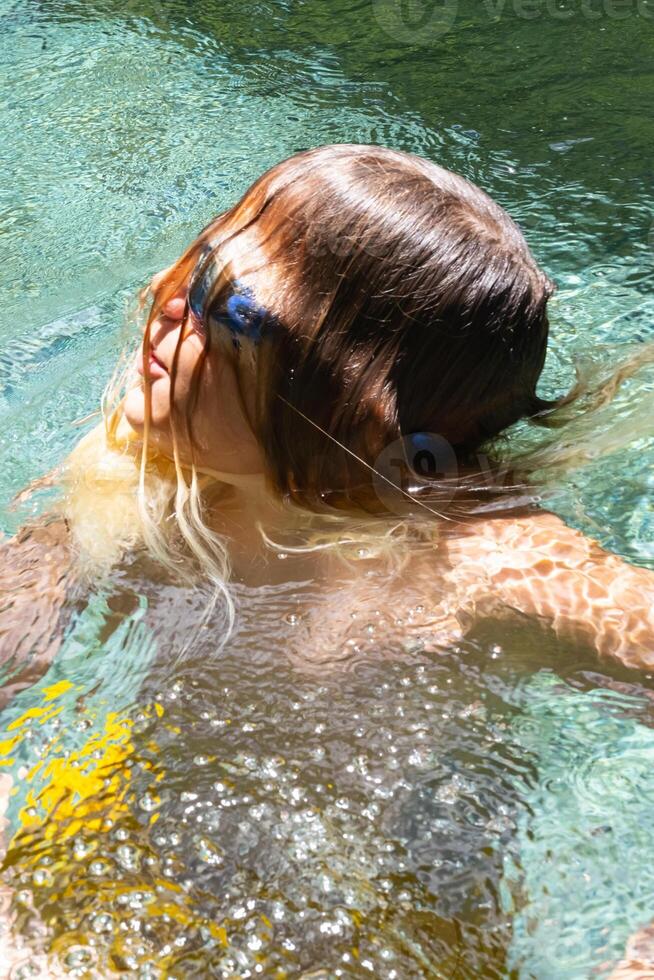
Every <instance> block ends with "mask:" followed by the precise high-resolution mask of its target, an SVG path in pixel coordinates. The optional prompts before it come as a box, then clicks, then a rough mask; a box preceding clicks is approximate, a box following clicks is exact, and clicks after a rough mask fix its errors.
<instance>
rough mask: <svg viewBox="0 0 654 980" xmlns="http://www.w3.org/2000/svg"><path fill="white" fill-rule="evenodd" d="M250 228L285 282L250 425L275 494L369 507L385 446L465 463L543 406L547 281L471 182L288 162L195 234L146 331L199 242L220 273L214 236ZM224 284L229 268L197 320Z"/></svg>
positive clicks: (390, 163)
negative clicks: (439, 443)
mask: <svg viewBox="0 0 654 980" xmlns="http://www.w3.org/2000/svg"><path fill="white" fill-rule="evenodd" d="M253 229H255V231H256V237H257V240H258V242H259V243H260V252H261V255H262V256H263V257H264V261H265V262H266V263H272V264H275V265H276V267H277V268H278V269H279V273H280V275H279V279H280V295H279V297H278V305H277V307H276V308H275V309H274V310H273V311H272V314H274V316H272V322H271V327H270V329H267V330H264V331H263V332H262V336H261V341H260V343H259V345H258V348H257V352H256V414H255V418H253V419H251V422H252V425H253V428H254V430H255V432H256V433H257V435H258V437H259V441H260V444H261V446H262V447H263V450H264V453H265V458H266V462H267V470H268V476H269V479H270V482H271V484H272V486H273V487H274V489H275V490H276V491H277V492H278V493H280V494H281V495H288V494H290V495H292V496H293V498H294V499H295V501H296V502H301V503H303V504H304V505H305V506H308V507H314V508H315V507H318V506H321V505H322V504H324V502H325V501H326V500H329V501H331V502H332V503H333V502H338V505H339V506H341V507H343V506H345V507H347V506H348V504H353V505H363V506H368V508H369V505H370V501H371V500H372V495H371V493H370V469H369V467H370V466H374V463H375V460H376V459H377V457H378V456H379V454H380V453H381V452H382V450H383V449H384V448H385V447H386V446H388V445H389V444H390V443H392V442H393V441H395V440H397V439H400V438H401V437H403V436H407V435H409V434H414V433H435V434H437V435H439V436H441V437H442V438H443V439H445V440H447V441H448V442H449V443H450V444H451V446H452V447H453V449H454V451H455V453H456V454H457V456H458V457H459V458H460V459H461V460H465V459H466V458H469V457H470V454H471V453H472V452H473V451H474V450H475V449H477V448H478V447H479V446H480V445H481V444H482V443H484V442H486V441H487V440H488V439H489V438H491V437H493V436H495V435H497V434H498V433H500V432H502V431H503V430H504V429H506V428H507V427H508V426H510V425H511V424H512V423H514V422H515V421H517V420H518V419H520V418H522V417H525V416H534V415H537V414H539V413H542V412H544V411H546V410H548V409H549V408H551V407H552V403H550V402H546V401H544V400H542V399H541V398H539V396H538V395H537V393H536V385H537V382H538V378H539V376H540V374H541V371H542V368H543V364H544V360H545V353H546V347H547V336H548V320H547V312H546V305H547V300H548V298H549V296H550V295H551V294H552V292H553V290H554V284H553V283H552V282H551V280H550V279H548V277H547V276H546V275H545V274H544V273H543V272H542V271H541V270H540V269H539V267H538V265H537V264H536V262H535V261H534V259H533V257H532V255H531V253H530V251H529V248H528V246H527V243H526V241H525V239H524V236H523V235H522V232H521V231H520V229H519V228H518V226H517V225H516V223H515V222H514V221H513V220H512V219H511V218H510V217H509V215H508V214H507V213H506V212H505V211H504V210H503V209H502V208H501V207H500V206H499V205H497V204H496V203H495V202H494V201H493V200H492V199H491V198H490V197H489V196H488V195H487V194H485V193H484V192H483V191H482V190H480V189H479V188H478V187H476V186H475V185H474V184H472V183H470V182H469V181H467V180H465V179H463V178H462V177H459V176H457V175H455V174H453V173H451V172H449V171H447V170H445V169H443V168H442V167H439V166H437V165H435V164H433V163H430V162H429V161H427V160H425V159H422V158H420V157H418V156H414V155H412V154H409V153H403V152H400V151H396V150H391V149H387V148H385V147H376V146H363V145H350V144H342V145H334V146H324V147H320V148H318V149H314V150H309V151H306V152H303V153H299V154H297V155H296V156H294V157H291V158H290V159H288V160H285V161H284V162H283V163H280V164H278V165H277V166H275V167H273V168H272V169H271V170H269V171H268V172H267V173H266V174H264V175H263V176H262V177H261V178H260V179H259V180H258V181H257V182H256V183H255V184H254V185H253V186H252V187H251V188H250V190H249V191H248V192H247V193H246V194H245V196H244V197H243V199H242V200H241V201H240V202H239V203H238V204H237V205H236V206H235V207H234V208H233V209H231V210H230V211H229V212H227V213H226V214H224V215H221V216H219V218H218V219H216V220H215V221H214V222H212V223H211V224H210V225H209V226H207V228H206V229H205V230H204V231H203V232H202V234H201V235H200V236H199V238H198V240H197V241H196V242H195V243H194V245H193V246H192V247H191V249H189V251H188V252H187V253H186V254H185V255H184V256H182V259H181V260H180V262H179V263H178V264H177V265H176V266H175V267H174V268H173V269H172V270H171V272H170V275H169V282H168V285H167V288H165V289H163V290H162V291H161V293H160V295H159V296H158V297H157V301H156V302H155V304H154V307H153V310H152V312H151V316H150V322H152V320H153V319H154V318H155V317H156V315H157V313H158V310H159V309H160V308H161V306H162V305H163V304H164V303H165V302H166V300H167V298H168V297H169V296H170V295H172V293H173V292H174V290H176V289H178V288H179V286H180V284H181V283H183V282H184V281H185V280H187V279H188V276H189V274H190V270H191V269H192V268H193V267H194V265H195V263H196V262H197V258H198V255H199V254H204V253H205V252H206V250H207V247H210V249H211V250H212V251H213V253H214V256H215V260H216V262H217V263H219V264H220V252H221V246H222V245H223V244H224V243H225V241H227V240H228V239H232V238H235V237H238V236H239V235H240V234H243V233H244V232H246V231H247V232H249V231H252V230H253ZM250 271H251V272H252V273H253V274H254V281H255V283H256V271H257V270H256V268H253V269H252V270H250ZM230 280H231V276H230V272H229V269H228V268H224V270H223V275H222V276H219V277H218V282H217V283H216V285H215V287H214V290H213V295H212V296H211V297H209V298H208V301H207V308H208V309H211V307H212V305H213V306H216V305H219V304H220V303H221V302H224V294H225V291H227V290H229V288H230ZM210 336H211V333H210V332H208V334H207V338H208V339H207V344H209V343H210V342H211V340H210ZM146 337H147V333H146ZM146 342H147V341H146ZM173 388H174V378H173ZM184 424H185V425H187V426H188V427H189V428H190V429H191V430H192V419H188V420H186V421H185V423H184ZM360 461H361V462H360ZM362 463H363V465H362Z"/></svg>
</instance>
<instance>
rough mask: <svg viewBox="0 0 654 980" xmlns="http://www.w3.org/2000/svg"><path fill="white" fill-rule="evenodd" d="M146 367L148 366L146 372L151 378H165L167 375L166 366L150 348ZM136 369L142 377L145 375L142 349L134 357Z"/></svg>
mask: <svg viewBox="0 0 654 980" xmlns="http://www.w3.org/2000/svg"><path fill="white" fill-rule="evenodd" d="M148 368H149V371H148V374H149V376H150V377H151V378H152V379H153V380H154V379H155V378H165V377H167V376H168V371H167V370H166V367H165V366H164V365H163V364H162V362H161V361H160V360H159V358H158V357H157V355H156V354H155V353H154V351H153V350H150V356H149V359H148ZM136 370H137V371H138V373H139V374H140V375H141V376H142V377H145V365H144V361H143V351H142V350H140V351H139V353H138V356H137V358H136Z"/></svg>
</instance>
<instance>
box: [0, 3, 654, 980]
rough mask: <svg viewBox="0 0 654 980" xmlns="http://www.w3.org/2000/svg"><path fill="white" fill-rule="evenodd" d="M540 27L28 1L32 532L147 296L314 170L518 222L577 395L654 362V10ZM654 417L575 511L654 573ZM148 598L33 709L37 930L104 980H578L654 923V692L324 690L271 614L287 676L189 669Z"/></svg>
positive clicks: (460, 10) (438, 681)
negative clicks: (295, 164)
mask: <svg viewBox="0 0 654 980" xmlns="http://www.w3.org/2000/svg"><path fill="white" fill-rule="evenodd" d="M529 9H530V10H531V12H532V16H525V15H524V11H525V5H524V4H523V5H520V4H517V3H512V4H509V3H507V4H505V5H501V4H491V3H481V4H477V3H473V2H471V0H460V2H459V3H456V4H454V3H452V2H449V3H445V4H441V5H439V4H434V5H432V6H428V5H426V6H425V7H424V8H422V17H421V16H420V11H419V10H417V8H413V7H412V6H411V4H405V5H400V4H399V2H398V3H397V4H395V5H394V4H393V3H391V2H390V0H388V2H387V0H374V2H366V3H356V2H353V0H329V2H325V0H305V2H303V3H289V2H285V0H275V2H273V0H269V2H260V3H255V4H253V5H250V6H248V7H244V6H243V5H242V4H237V3H235V2H222V3H216V2H214V0H207V2H205V3H203V4H202V5H195V4H191V3H190V2H186V3H185V2H181V0H173V2H145V0H143V2H141V0H129V2H128V3H117V2H116V3H114V2H111V0H101V2H84V3H82V2H62V0H53V2H48V0H43V2H41V3H40V4H38V5H35V4H32V3H29V2H27V0H19V2H8V0H0V49H1V53H2V60H1V62H0V63H1V64H2V79H3V88H2V91H1V92H0V129H1V131H2V133H3V139H2V141H0V172H1V173H2V175H3V180H2V181H1V182H0V259H1V263H0V268H1V269H2V274H1V276H0V288H2V297H1V301H0V341H1V344H0V424H1V426H2V433H3V439H2V442H1V444H0V493H1V500H2V509H3V526H4V527H5V529H6V530H8V531H11V530H12V529H14V528H15V527H16V525H17V523H18V522H19V521H20V520H22V519H24V513H23V514H21V513H20V512H19V513H15V512H12V511H11V510H10V508H9V502H10V499H11V497H12V496H13V494H14V493H16V492H17V491H18V490H20V489H21V488H22V487H23V486H24V485H25V484H26V483H27V482H28V481H29V480H30V479H32V478H34V477H36V476H38V475H40V474H42V473H44V472H46V471H48V470H49V469H50V468H51V467H52V466H54V465H55V464H56V463H57V462H58V461H59V460H60V459H61V458H62V455H63V454H64V453H65V451H66V450H67V449H69V448H70V447H71V446H72V445H73V443H74V442H75V440H76V438H77V437H78V435H79V432H80V429H79V428H78V427H75V426H74V425H73V424H72V423H73V422H74V421H75V420H77V419H79V418H81V417H83V416H85V415H87V414H88V413H89V412H92V411H93V410H94V409H95V408H96V407H97V404H98V400H99V397H100V394H101V392H102V388H103V385H104V382H105V380H106V378H107V376H108V374H109V372H110V370H111V367H112V364H113V360H114V359H115V356H116V354H117V352H118V351H119V350H120V348H121V346H122V344H123V342H124V340H125V338H126V333H125V327H124V318H125V310H126V306H127V304H128V302H129V298H130V296H131V295H132V294H133V292H134V290H135V289H136V288H137V287H139V286H140V285H141V284H143V283H144V282H145V281H146V280H147V278H148V276H150V275H151V274H152V273H153V272H155V271H156V270H157V269H159V268H161V267H162V266H164V265H167V264H168V263H169V262H170V261H171V260H172V259H173V258H174V257H175V256H176V255H177V254H178V253H179V251H180V250H181V249H182V248H183V247H184V245H185V244H186V243H187V242H188V241H189V240H190V239H191V238H192V237H193V236H194V234H195V233H196V231H197V230H198V229H199V228H200V227H202V226H203V225H204V224H205V223H206V221H207V220H208V219H209V218H210V217H211V216H213V215H214V214H215V213H217V212H218V211H220V210H221V209H223V208H224V207H226V206H227V205H228V204H230V203H231V202H232V201H233V200H234V199H235V198H236V197H237V196H238V195H239V194H240V193H241V192H242V191H243V190H244V189H245V187H246V186H247V185H248V184H249V183H250V182H251V180H252V179H253V178H254V177H255V176H256V175H258V174H259V173H260V172H261V171H262V169H264V168H265V167H267V166H269V165H270V164H272V163H274V162H276V161H277V160H279V159H281V158H283V157H284V156H286V155H288V154H289V153H291V152H293V151H295V150H297V149H301V148H303V147H308V146H312V145H317V144H320V143H325V142H342V141H353V142H380V143H386V144H389V145H393V146H397V147H399V148H402V149H407V150H412V151H415V152H418V153H421V154H424V155H426V156H428V157H430V158H432V159H434V160H436V161H438V162H439V163H442V164H444V165H445V166H447V167H450V168H452V169H454V170H457V171H459V172H461V173H463V174H464V175H466V176H468V177H471V178H472V179H473V180H475V181H477V182H478V183H479V184H480V185H481V186H482V187H484V188H485V189H486V190H488V191H489V192H490V193H491V194H492V195H493V196H494V197H496V198H497V199H498V200H499V201H500V203H502V204H503V205H504V206H505V207H507V208H508V210H509V211H510V212H511V214H512V215H513V216H514V217H516V218H517V220H518V221H519V222H520V223H521V225H522V226H523V228H524V230H525V232H526V234H527V237H528V239H529V241H530V243H531V245H532V247H533V250H534V252H535V254H536V255H537V257H538V259H539V260H540V262H541V263H542V264H543V265H544V267H545V268H546V269H547V271H548V272H549V273H550V274H551V275H552V276H553V278H554V279H555V280H556V281H557V283H558V285H559V291H558V294H557V296H556V298H555V300H554V301H553V304H552V344H551V353H550V356H549V358H548V365H547V371H546V381H545V385H544V387H545V389H546V390H550V391H560V390H562V389H563V388H565V387H566V386H567V385H568V384H569V383H570V380H571V377H572V362H573V361H574V359H575V358H578V357H583V358H588V357H590V358H592V359H594V360H600V361H606V362H608V363H610V362H611V361H614V360H615V359H616V358H617V357H618V356H620V352H621V350H622V349H623V345H625V344H642V343H643V342H646V341H647V340H651V339H652V324H653V316H652V314H653V312H654V301H653V300H652V298H651V296H652V289H651V287H652V279H653V276H654V234H653V233H652V216H653V210H652V209H653V206H654V195H653V192H652V164H651V146H652V137H653V136H654V133H653V129H654V121H653V120H652V116H651V105H652V96H653V95H654V78H653V74H652V63H651V57H650V53H649V44H650V41H649V38H650V37H651V32H652V29H653V26H652V19H653V18H654V10H652V18H651V17H650V16H649V7H648V3H647V0H643V2H642V3H640V4H639V5H636V4H634V5H633V7H629V6H628V5H627V4H623V5H622V6H621V7H620V11H621V15H620V16H615V10H616V7H615V5H611V4H609V3H608V2H605V3H596V4H589V3H586V4H575V3H572V2H569V0H565V2H564V3H562V4H560V5H552V4H542V5H539V4H538V3H534V4H532V5H531V6H530V8H529ZM439 11H440V13H439ZM539 11H540V14H539V15H538V16H533V14H534V13H538V12H539ZM443 24H444V25H445V27H446V28H447V29H445V30H440V28H439V25H441V27H442V25H443ZM653 391H654V375H653V374H652V372H651V371H650V372H649V373H648V372H643V373H642V374H641V375H639V377H638V378H636V379H634V380H633V381H631V382H629V384H628V385H627V386H626V388H625V390H624V392H623V393H622V394H621V395H620V398H619V401H618V403H617V406H615V407H614V408H613V409H612V410H611V412H610V413H609V414H608V415H607V416H606V417H601V420H600V423H599V424H601V425H609V424H612V425H613V424H616V420H619V421H620V425H621V429H620V431H621V433H622V435H623V438H624V446H622V447H621V448H620V450H619V451H618V452H616V453H615V454H614V455H613V456H611V457H608V458H604V459H602V460H601V461H600V460H598V461H596V462H594V463H591V464H590V465H589V466H587V467H586V468H585V469H584V470H582V471H579V472H577V473H575V474H572V475H571V476H570V477H569V478H567V479H566V481H565V483H564V485H563V487H562V489H561V491H560V492H559V493H558V494H557V497H556V500H555V501H554V504H555V506H556V507H557V509H558V510H559V511H560V512H561V513H562V514H563V515H564V516H566V517H567V518H568V519H570V520H571V521H574V522H575V523H576V524H577V525H578V526H581V527H583V528H584V529H585V530H586V531H588V532H589V533H591V534H593V535H594V536H596V537H599V539H600V540H601V541H602V542H603V543H604V544H606V545H607V546H609V547H612V548H614V549H616V550H617V551H618V552H619V553H621V554H623V555H625V556H627V557H631V558H632V559H634V560H637V561H640V562H642V563H645V564H649V565H650V566H654V551H653V547H654V546H653V544H652V529H653V527H654V515H653V513H652V460H653V459H654V447H653V440H652V437H651V436H648V435H647V433H646V432H645V434H643V431H642V427H641V429H640V430H639V438H638V439H637V440H635V441H634V440H631V439H630V432H632V431H635V429H636V421H635V420H636V419H637V418H639V417H640V415H639V413H642V412H646V411H648V407H649V409H651V406H652V399H653V395H652V393H653ZM130 588H131V589H132V593H131V596H132V598H131V599H130V598H129V596H130ZM133 588H134V587H133V583H132V584H131V585H129V584H124V585H123V586H122V589H123V591H122V593H121V595H122V596H123V598H122V599H121V601H120V602H117V600H116V597H115V595H114V596H113V597H112V596H111V595H109V596H106V595H103V594H98V595H97V596H93V597H92V598H91V600H90V602H89V603H88V604H86V605H82V606H81V607H80V609H79V610H77V612H76V614H75V617H74V622H73V624H72V626H71V627H70V629H69V633H68V635H67V637H66V641H65V645H64V648H63V650H62V651H61V653H60V655H59V656H58V658H57V660H56V661H55V664H53V666H52V668H51V670H50V673H49V674H48V675H47V676H46V677H45V678H44V679H43V680H42V681H41V682H39V683H38V684H37V685H36V686H35V687H34V688H33V689H29V690H28V691H25V692H23V694H21V695H20V697H19V698H18V699H17V702H16V703H15V704H14V705H12V706H11V707H10V708H9V709H7V710H6V711H5V713H4V715H3V717H2V725H3V729H4V730H5V733H6V734H5V738H4V741H3V746H4V749H3V751H4V757H5V758H6V759H8V760H12V762H11V765H12V766H13V769H12V771H13V772H14V773H19V772H20V774H21V775H20V780H19V781H17V783H18V782H19V783H20V791H19V792H18V793H17V794H16V795H15V796H14V797H13V799H12V805H11V806H12V808H11V817H12V833H13V832H15V833H16V836H15V838H14V841H13V844H12V847H11V849H10V851H9V856H8V859H7V865H8V869H7V875H8V877H9V880H11V882H12V885H13V886H14V887H15V888H16V889H17V892H16V894H17V898H16V906H17V908H18V910H19V924H20V927H21V929H22V930H23V931H24V932H26V933H28V932H29V929H30V921H31V918H30V916H31V911H30V910H31V908H32V907H33V906H36V907H37V908H38V909H39V912H40V915H41V916H42V917H43V918H44V919H45V921H46V922H47V924H48V938H47V942H48V943H51V944H52V945H53V946H54V948H56V949H57V950H58V952H59V954H60V955H61V956H62V958H63V959H65V958H66V957H69V958H70V962H69V968H70V969H71V970H79V971H80V972H79V973H78V974H77V975H80V976H83V975H87V974H85V973H84V970H87V971H89V970H92V969H95V970H97V971H98V974H99V975H100V976H106V975H124V976H131V975H134V976H143V977H146V976H160V975H161V976H163V975H165V976H179V977H187V976H207V975H216V976H234V975H238V976H254V975H257V973H259V974H260V975H263V976H280V977H281V976H302V975H304V976H309V975H311V976H325V977H327V976H329V977H331V976H348V977H350V976H351V977H358V976H370V975H371V974H372V975H374V976H379V977H388V978H389V980H393V978H395V977H397V978H402V980H404V978H410V977H421V976H427V977H431V976H433V977H481V976H509V975H510V976H520V977H531V976H534V977H537V978H557V980H558V978H563V977H570V978H572V977H575V978H577V977H587V976H590V975H594V974H593V973H592V971H595V970H599V971H600V974H601V973H602V972H603V971H608V969H609V967H610V964H611V963H612V962H614V961H615V958H616V957H617V956H619V954H620V952H621V949H622V947H623V945H624V941H625V939H626V937H627V936H628V935H629V934H630V932H631V931H633V930H634V929H635V928H637V927H638V926H640V925H643V924H645V923H646V922H648V921H649V920H650V919H652V918H654V909H652V908H651V907H648V901H649V900H648V895H649V894H651V889H650V888H649V877H648V873H647V870H646V868H647V866H648V864H650V863H651V856H652V853H653V846H654V842H653V841H652V840H651V839H650V837H651V834H650V833H649V830H648V821H647V817H646V812H647V805H648V801H649V800H650V796H651V792H652V776H651V768H652V767H651V766H649V765H648V761H649V758H650V753H651V751H652V746H654V739H653V738H652V736H651V725H652V718H651V686H652V685H651V678H648V677H646V676H644V675H636V674H626V673H622V672H620V671H618V670H613V669H610V668H608V667H607V665H604V664H598V663H597V662H596V661H594V660H592V659H589V658H583V657H582V656H581V655H580V654H579V653H575V654H574V655H573V654H571V652H570V651H566V650H562V649H560V648H558V647H557V645H556V644H554V643H553V641H551V639H548V638H547V637H543V636H542V635H541V634H540V633H538V632H536V631H530V630H529V629H527V628H526V627H525V628H520V629H517V628H516V629H515V630H511V631H510V632H509V631H508V630H507V629H506V628H502V629H501V630H500V627H498V626H497V625H496V626H493V627H492V628H490V627H489V628H488V629H480V630H478V631H477V632H476V634H475V635H474V636H473V637H471V638H470V639H469V640H468V641H467V642H466V644H465V645H464V646H463V647H461V648H460V649H459V648H457V649H456V650H452V651H451V653H450V654H448V655H447V656H445V657H443V658H440V659H438V660H437V661H436V660H429V658H426V659H425V660H424V661H420V662H418V661H416V662H415V663H412V664H406V663H404V664H399V665H398V664H392V663H388V662H387V663H375V662H372V661H365V660H364V661H362V662H361V663H360V664H357V665H352V666H351V669H350V670H349V671H347V672H346V673H345V674H342V673H341V674H338V675H335V676H334V677H333V678H330V677H329V676H328V677H327V678H326V679H325V680H324V682H321V683H317V682H316V681H315V679H311V678H307V677H306V676H303V675H302V674H301V673H298V672H297V671H295V670H294V669H293V668H292V667H291V666H290V665H286V664H285V661H284V649H285V635H286V634H287V631H288V629H289V624H288V623H287V622H284V621H281V620H280V621H276V620H275V609H276V605H275V603H276V601H277V600H276V598H275V595H274V594H270V593H268V592H266V591H265V590H263V591H262V594H261V595H260V596H259V595H249V596H247V597H246V599H244V601H247V603H248V604H249V605H248V608H249V609H250V614H251V615H257V616H259V617H264V616H268V617H270V643H269V645H268V647H267V648H266V649H256V650H253V649H251V646H249V645H248V637H247V630H245V631H242V632H241V633H239V634H237V635H236V637H235V638H234V641H233V643H231V644H230V646H229V647H228V648H227V649H226V650H225V651H224V652H223V654H222V655H221V657H220V658H219V659H216V658H212V657H211V638H210V637H208V638H207V642H206V644H205V648H204V654H203V653H202V651H201V650H199V651H196V653H194V654H193V657H194V658H195V659H191V661H190V662H188V663H186V664H184V665H183V667H182V666H180V667H178V668H174V667H171V666H170V663H167V660H166V636H165V633H164V632H159V633H156V632H155V633H153V632H152V630H151V629H150V628H149V627H147V626H146V625H145V624H144V622H143V613H142V612H141V611H140V610H141V606H142V605H143V604H145V606H147V602H148V599H147V598H146V597H144V596H143V595H142V596H141V597H140V599H139V600H138V601H137V600H136V599H134V593H133ZM119 591H120V590H119ZM169 598H170V604H171V608H173V609H175V608H178V607H179V606H180V604H183V603H184V602H185V601H186V600H185V599H184V596H183V595H182V594H181V593H179V594H178V593H177V592H175V590H174V589H173V590H172V591H171V594H170V597H169ZM139 603H140V604H139ZM118 666H120V670H119V669H118ZM598 809H599V810H601V813H598ZM44 815H47V816H48V817H49V819H48V820H47V821H45V822H44V821H43V817H44ZM19 828H22V829H19ZM615 869H623V873H620V874H618V873H616V871H615ZM624 869H627V870H626V871H625V870H624ZM37 945H38V943H37ZM93 963H95V966H93V965H92V964H93ZM89 964H91V965H89ZM148 964H149V965H148ZM320 971H323V972H322V973H321V972H320Z"/></svg>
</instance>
